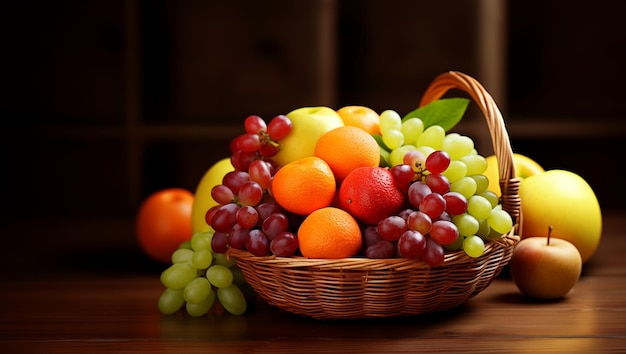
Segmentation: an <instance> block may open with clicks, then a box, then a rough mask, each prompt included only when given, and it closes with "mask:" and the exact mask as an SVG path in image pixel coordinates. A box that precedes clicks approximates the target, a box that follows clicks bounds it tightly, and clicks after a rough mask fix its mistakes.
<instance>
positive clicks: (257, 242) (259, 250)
mask: <svg viewBox="0 0 626 354" xmlns="http://www.w3.org/2000/svg"><path fill="white" fill-rule="evenodd" d="M246 250H247V251H248V252H250V253H252V254H253V255H255V256H257V257H262V256H267V255H268V254H269V252H270V240H269V239H268V238H267V236H265V234H264V233H263V231H261V230H260V229H254V230H251V231H250V234H249V235H248V240H247V241H246Z"/></svg>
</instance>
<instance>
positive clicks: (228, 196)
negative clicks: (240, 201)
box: [211, 184, 235, 204]
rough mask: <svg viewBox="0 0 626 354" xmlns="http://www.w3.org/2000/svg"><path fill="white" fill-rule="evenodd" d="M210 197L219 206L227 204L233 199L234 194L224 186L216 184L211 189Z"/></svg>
mask: <svg viewBox="0 0 626 354" xmlns="http://www.w3.org/2000/svg"><path fill="white" fill-rule="evenodd" d="M211 197H213V200H215V201H216V202H218V203H219V204H228V203H230V202H232V201H233V199H235V194H234V193H233V191H232V190H230V188H228V187H226V186H225V185H223V184H218V185H216V186H215V187H213V188H212V189H211Z"/></svg>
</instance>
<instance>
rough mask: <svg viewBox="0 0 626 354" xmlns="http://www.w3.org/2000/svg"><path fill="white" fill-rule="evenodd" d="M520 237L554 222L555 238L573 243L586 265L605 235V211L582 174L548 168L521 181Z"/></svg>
mask: <svg viewBox="0 0 626 354" xmlns="http://www.w3.org/2000/svg"><path fill="white" fill-rule="evenodd" d="M519 194H520V198H521V201H522V223H521V228H520V236H521V237H522V238H528V237H532V236H537V235H542V234H545V230H548V227H549V226H550V225H552V228H553V235H554V237H557V238H560V239H564V240H567V241H569V242H571V243H572V244H574V246H576V248H577V249H578V251H579V252H580V255H581V256H582V262H583V264H584V263H586V262H587V261H588V260H589V259H590V258H591V256H592V255H593V254H594V252H595V251H596V249H597V247H598V244H599V243H600V238H601V235H602V213H601V211H600V205H599V203H598V199H597V198H596V195H595V193H594V192H593V190H592V189H591V187H590V186H589V184H588V183H587V182H586V181H585V180H584V179H583V178H582V177H580V176H579V175H577V174H575V173H573V172H570V171H565V170H549V171H546V172H544V173H540V174H538V175H534V176H531V177H528V178H525V179H523V180H522V183H521V185H520V190H519Z"/></svg>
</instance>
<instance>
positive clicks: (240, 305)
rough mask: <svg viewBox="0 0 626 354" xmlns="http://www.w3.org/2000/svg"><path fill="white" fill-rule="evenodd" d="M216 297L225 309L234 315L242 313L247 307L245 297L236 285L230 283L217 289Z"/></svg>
mask: <svg viewBox="0 0 626 354" xmlns="http://www.w3.org/2000/svg"><path fill="white" fill-rule="evenodd" d="M217 299H218V300H219V302H220V304H221V305H222V307H224V309H226V311H228V312H229V313H230V314H233V315H235V316H239V315H243V313H244V312H246V309H247V306H248V304H247V302H246V297H245V296H244V295H243V292H242V291H241V289H239V287H237V285H235V284H230V285H229V286H227V287H225V288H218V289H217Z"/></svg>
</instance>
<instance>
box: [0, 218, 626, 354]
mask: <svg viewBox="0 0 626 354" xmlns="http://www.w3.org/2000/svg"><path fill="white" fill-rule="evenodd" d="M625 218H626V213H625V212H612V213H605V221H604V233H603V239H602V242H601V245H600V248H599V250H598V252H597V253H596V255H595V256H594V257H593V259H592V260H591V261H590V262H589V263H587V264H586V265H585V267H584V270H583V275H582V278H581V280H580V281H579V283H578V284H577V285H576V287H575V288H574V290H573V291H572V292H571V293H570V294H569V295H568V296H567V297H566V298H565V299H564V300H562V301H557V302H533V301H529V300H527V299H525V298H524V297H523V296H521V295H520V294H519V293H518V291H517V289H516V288H515V285H514V284H513V283H512V281H511V280H510V278H509V277H508V270H507V269H505V272H503V274H502V275H501V276H500V277H498V278H497V279H495V280H494V282H493V283H492V284H491V286H490V287H488V288H487V289H486V290H485V291H483V292H482V293H481V294H479V295H478V296H476V297H475V298H473V299H471V300H470V301H469V302H467V303H466V304H464V305H462V306H460V307H458V308H455V309H452V310H449V311H446V312H442V313H433V314H426V315H420V316H412V317H406V318H391V319H383V320H358V321H357V320H354V321H320V320H313V319H309V318H304V317H299V316H295V315H291V314H288V313H283V312H281V311H279V310H277V309H275V308H272V307H270V306H268V305H265V304H263V303H260V304H258V305H257V306H255V307H253V308H252V310H251V311H250V313H248V314H247V315H245V316H241V317H234V316H229V315H224V316H212V317H202V318H191V317H189V316H186V315H173V316H162V315H161V314H160V313H159V312H158V310H157V308H156V302H157V298H158V296H159V294H160V293H161V291H162V290H163V288H162V286H161V284H160V283H159V273H160V270H159V269H155V268H154V267H152V268H151V267H144V268H142V267H137V261H133V259H132V257H131V256H128V255H126V256H124V255H123V254H120V253H119V252H118V253H116V251H110V252H109V251H103V252H100V253H97V252H92V253H89V252H86V253H85V254H82V255H81V254H80V253H77V252H66V253H63V251H62V250H59V249H54V250H53V251H51V252H48V253H47V255H46V256H36V257H35V258H36V259H38V260H39V261H42V262H43V263H45V264H49V265H50V267H48V268H47V267H45V266H42V265H41V264H40V263H37V262H38V260H33V257H32V256H33V255H34V253H33V252H32V248H30V249H29V248H28V247H22V248H24V249H26V250H27V251H25V252H24V253H21V254H20V253H19V252H18V253H16V252H15V250H16V248H5V250H4V253H5V254H9V255H10V256H8V258H7V257H5V261H4V262H3V263H2V264H0V265H1V266H2V268H3V273H6V274H5V275H3V276H2V281H1V282H0V284H1V285H0V290H1V293H0V352H1V353H99V352H102V353H104V352H107V353H109V352H116V353H196V352H197V353H200V352H219V353H225V352H240V353H241V352H244V353H315V352H336V353H395V352H411V353H416V352H425V353H428V352H455V353H493V352H505V353H548V352H549V353H554V352H557V353H623V352H626V287H625V285H626V239H624V237H625V235H624V231H623V230H624V223H623V220H624V219H625ZM3 232H4V231H3ZM68 232H69V231H68ZM6 236H9V235H6ZM83 237H88V236H87V235H83ZM74 241H75V240H74ZM69 249H71V247H70V248H69ZM107 252H109V253H107ZM27 255H30V256H27ZM37 257H39V258H37ZM58 257H62V258H63V262H55V261H54V260H58V259H57V258H58ZM6 259H8V260H6ZM114 259H117V261H115V262H112V260H114ZM8 263H11V264H8ZM33 263H34V264H36V265H37V266H36V267H35V268H36V269H33V267H28V264H33ZM59 264H61V265H65V266H59ZM68 264H69V265H70V266H68ZM89 264H91V266H89ZM95 264H98V266H94V265H95ZM12 267H13V269H11V268H12ZM20 267H22V268H24V269H26V271H24V272H20ZM0 275H2V274H0Z"/></svg>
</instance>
